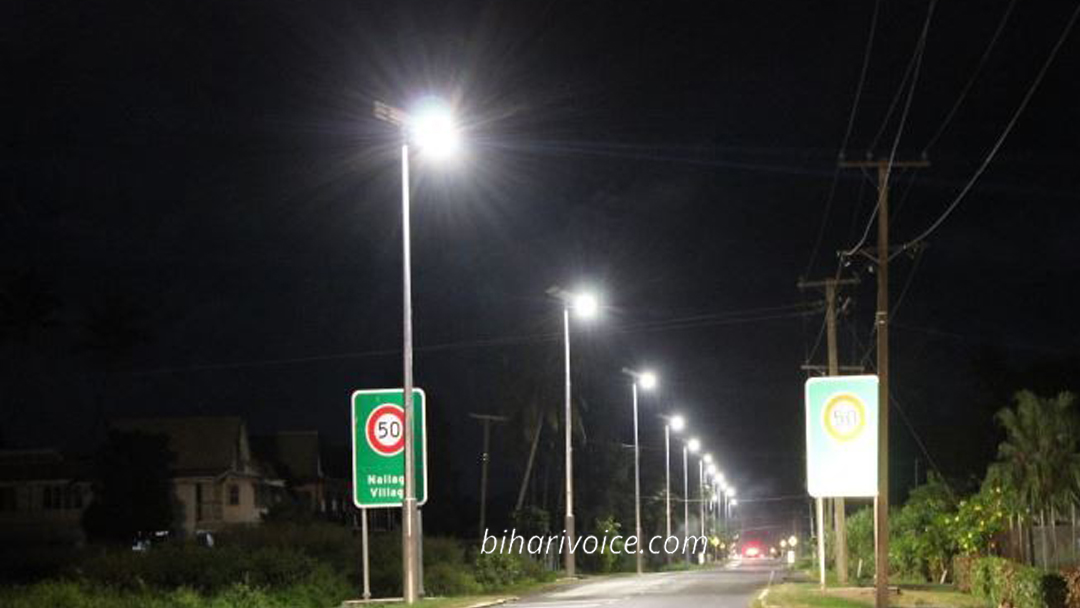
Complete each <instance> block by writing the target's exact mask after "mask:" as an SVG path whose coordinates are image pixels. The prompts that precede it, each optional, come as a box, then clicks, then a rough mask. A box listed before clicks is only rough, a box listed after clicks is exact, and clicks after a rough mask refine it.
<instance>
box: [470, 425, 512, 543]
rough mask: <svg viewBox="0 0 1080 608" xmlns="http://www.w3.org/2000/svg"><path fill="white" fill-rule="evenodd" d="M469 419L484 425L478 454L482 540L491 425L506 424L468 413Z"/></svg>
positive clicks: (485, 513)
mask: <svg viewBox="0 0 1080 608" xmlns="http://www.w3.org/2000/svg"><path fill="white" fill-rule="evenodd" d="M469 417H470V418H474V419H476V420H479V421H480V422H481V423H483V425H484V451H483V452H482V453H481V454H480V528H479V530H478V531H477V534H478V535H479V537H480V539H481V540H483V538H484V531H485V530H486V527H485V526H487V481H488V462H490V461H491V423H492V422H506V421H507V420H509V418H507V417H506V416H492V415H491V414H474V413H471V412H470V413H469Z"/></svg>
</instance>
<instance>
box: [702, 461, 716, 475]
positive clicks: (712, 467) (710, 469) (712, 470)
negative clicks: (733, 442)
mask: <svg viewBox="0 0 1080 608" xmlns="http://www.w3.org/2000/svg"><path fill="white" fill-rule="evenodd" d="M706 462H708V461H706ZM705 472H706V473H708V474H709V475H713V474H715V473H716V465H715V464H713V463H711V462H710V463H709V466H707V467H705Z"/></svg>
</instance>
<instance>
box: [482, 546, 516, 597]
mask: <svg viewBox="0 0 1080 608" xmlns="http://www.w3.org/2000/svg"><path fill="white" fill-rule="evenodd" d="M522 559H527V558H523V557H522V556H521V555H518V554H516V553H481V554H480V555H478V556H476V580H477V582H479V583H480V585H481V586H482V587H483V588H484V589H498V588H499V587H506V586H508V585H513V584H514V583H517V582H520V581H521V580H522V579H524V578H525V571H524V569H523V568H522V567H521V561H522Z"/></svg>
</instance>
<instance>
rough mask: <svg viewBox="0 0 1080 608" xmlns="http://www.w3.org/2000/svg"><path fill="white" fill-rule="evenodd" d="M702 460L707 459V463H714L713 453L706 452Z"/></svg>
mask: <svg viewBox="0 0 1080 608" xmlns="http://www.w3.org/2000/svg"><path fill="white" fill-rule="evenodd" d="M702 460H704V461H705V464H712V454H705V456H703V457H702ZM714 468H715V467H714Z"/></svg>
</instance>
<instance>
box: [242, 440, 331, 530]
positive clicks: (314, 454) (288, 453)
mask: <svg viewBox="0 0 1080 608" xmlns="http://www.w3.org/2000/svg"><path fill="white" fill-rule="evenodd" d="M251 449H252V451H253V452H254V454H255V455H256V458H257V459H258V460H259V461H260V462H263V463H266V464H267V465H269V466H270V467H272V468H273V470H274V471H275V472H276V473H277V475H278V476H280V477H281V478H282V479H284V480H285V482H286V485H287V486H288V488H289V490H290V492H291V493H292V495H293V496H294V497H295V499H296V500H297V502H298V503H299V506H300V507H301V508H303V509H304V510H306V511H309V512H311V513H315V514H318V515H320V516H323V517H325V518H327V519H335V520H344V519H345V514H346V513H347V512H348V507H349V506H350V505H351V503H350V502H348V498H349V488H348V483H347V482H346V481H345V480H344V479H343V478H341V477H333V476H330V475H328V474H327V472H326V470H325V469H324V468H323V462H324V452H325V446H323V445H322V444H321V442H320V440H319V433H318V432H317V431H281V432H277V433H272V434H268V435H255V436H252V438H251ZM331 468H333V467H331Z"/></svg>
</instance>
